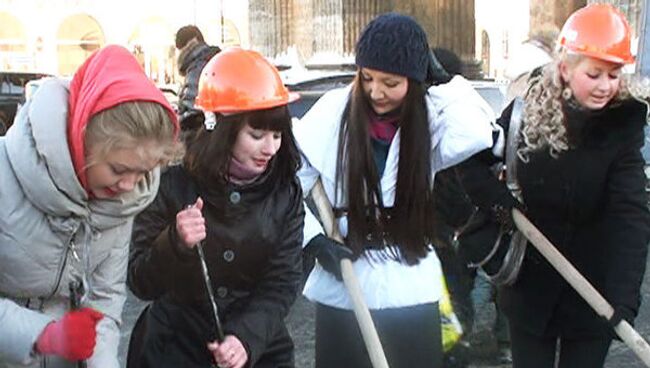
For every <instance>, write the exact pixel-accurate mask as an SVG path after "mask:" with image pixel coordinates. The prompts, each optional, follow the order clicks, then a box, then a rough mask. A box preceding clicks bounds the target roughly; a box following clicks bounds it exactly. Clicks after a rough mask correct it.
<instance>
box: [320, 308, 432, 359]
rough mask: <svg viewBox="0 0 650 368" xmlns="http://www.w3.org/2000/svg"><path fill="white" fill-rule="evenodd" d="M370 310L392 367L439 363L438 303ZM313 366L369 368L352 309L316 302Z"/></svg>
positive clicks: (366, 353)
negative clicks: (314, 358) (314, 360)
mask: <svg viewBox="0 0 650 368" xmlns="http://www.w3.org/2000/svg"><path fill="white" fill-rule="evenodd" d="M370 313H371V315H372V319H373V321H374V323H375V326H376V328H377V333H378V334H379V339H380V340H381V343H382V347H383V349H384V353H385V354H386V359H387V360H388V365H389V366H390V367H391V368H407V367H408V368H425V367H426V368H437V367H442V337H441V331H440V312H439V309H438V303H431V304H422V305H417V306H412V307H404V308H390V309H382V310H373V311H370ZM316 368H372V364H371V363H370V358H369V356H368V352H367V350H366V347H365V345H364V342H363V338H362V336H361V331H360V330H359V327H358V324H357V320H356V318H355V316H354V312H352V311H349V310H344V309H338V308H332V307H329V306H325V305H322V304H317V305H316Z"/></svg>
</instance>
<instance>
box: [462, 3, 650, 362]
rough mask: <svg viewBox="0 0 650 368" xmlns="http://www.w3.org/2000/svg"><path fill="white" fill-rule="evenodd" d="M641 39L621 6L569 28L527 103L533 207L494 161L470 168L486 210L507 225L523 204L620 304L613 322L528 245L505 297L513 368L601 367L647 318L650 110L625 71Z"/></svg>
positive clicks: (520, 152)
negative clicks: (493, 169) (648, 139)
mask: <svg viewBox="0 0 650 368" xmlns="http://www.w3.org/2000/svg"><path fill="white" fill-rule="evenodd" d="M630 34H631V30H630V27H629V25H628V23H627V21H626V19H625V17H624V16H623V15H622V13H621V12H620V11H619V10H618V9H616V8H615V7H613V6H612V5H610V4H590V5H587V6H586V7H583V8H581V9H578V10H577V11H576V12H574V13H573V14H572V15H571V16H570V17H569V18H568V20H567V21H566V23H565V24H564V27H563V28H562V31H561V33H560V37H559V49H558V53H557V55H556V56H555V58H554V59H553V61H552V62H551V63H549V64H547V65H546V66H544V67H543V68H542V70H541V74H540V75H539V76H538V77H536V78H533V79H531V81H530V86H529V87H528V88H527V89H528V92H527V93H526V94H525V97H524V99H523V110H522V111H523V118H522V120H521V125H520V129H518V130H517V132H518V134H519V135H520V137H521V141H520V143H519V144H518V145H515V148H516V150H517V151H516V152H517V156H516V161H515V162H514V164H515V165H516V169H517V170H516V173H517V177H516V179H517V182H518V184H519V186H520V188H521V199H522V204H520V205H518V204H517V203H518V202H517V201H515V200H514V199H513V197H512V196H511V195H510V193H509V192H508V190H507V188H506V187H505V185H503V183H502V182H499V181H497V180H495V179H494V176H492V177H490V174H489V173H488V172H487V169H485V167H486V166H487V165H483V166H482V167H481V166H480V165H479V163H478V161H477V160H475V159H474V158H473V159H470V160H468V161H467V162H468V165H467V166H466V167H464V169H463V173H464V175H463V182H464V184H465V188H466V190H467V191H468V193H469V194H470V196H471V197H472V196H473V198H479V197H480V196H479V194H480V195H481V196H482V198H483V199H485V200H484V201H481V202H479V203H478V204H479V206H481V207H482V208H485V209H486V210H489V209H490V208H491V209H492V210H493V211H494V215H495V216H496V217H497V218H499V219H500V221H499V222H501V223H502V225H503V226H504V227H506V228H507V227H511V226H512V219H511V217H510V216H508V214H507V213H508V212H510V209H511V208H512V207H513V206H518V207H523V210H524V212H525V213H526V215H527V216H528V218H529V219H530V220H531V221H532V223H533V224H534V225H535V226H536V227H537V228H539V230H540V231H541V232H542V233H543V234H544V235H545V236H546V237H547V238H548V239H549V240H550V241H551V243H553V244H554V245H555V247H556V248H557V249H558V250H559V251H560V253H562V254H563V255H564V257H566V258H567V259H568V260H569V262H571V263H572V264H573V265H574V266H575V267H576V268H577V270H578V271H579V272H580V273H581V274H582V275H584V276H585V277H586V278H587V280H589V281H590V282H591V283H592V285H593V286H594V287H595V288H596V290H598V291H599V292H600V293H601V294H602V295H603V296H604V297H605V299H607V300H608V301H609V303H610V304H611V305H612V306H613V308H614V315H613V316H612V318H611V319H610V320H608V321H605V320H604V319H603V318H602V317H600V316H598V315H597V314H596V312H594V310H593V309H592V308H591V307H590V306H589V305H588V304H587V302H585V301H584V300H583V299H582V298H581V297H580V296H579V295H578V293H577V292H576V291H575V290H574V289H573V288H572V287H571V286H570V285H569V284H568V283H567V282H566V281H565V280H564V279H563V278H562V276H561V275H560V274H559V273H558V272H557V271H556V270H555V269H553V267H552V266H551V265H550V264H549V263H548V261H546V260H545V259H544V258H543V257H542V255H541V254H540V253H539V252H538V251H537V250H536V249H535V248H533V247H532V246H530V245H528V247H527V248H526V253H525V255H524V258H523V264H522V266H521V269H520V271H519V276H518V278H517V280H516V281H515V282H514V283H512V284H510V285H509V286H508V285H504V286H502V287H501V288H500V289H499V304H500V306H501V307H502V309H503V311H504V312H505V313H506V315H507V316H508V321H509V323H510V335H511V339H512V357H513V367H514V368H520V367H521V368H523V367H525V368H537V367H540V368H550V367H556V366H558V365H556V355H559V367H560V368H564V367H567V368H568V367H584V368H590V367H594V368H595V367H602V366H603V364H604V361H605V358H606V356H607V351H608V349H609V346H610V344H611V341H612V336H613V335H614V332H613V327H614V326H616V325H617V324H618V323H619V322H620V321H621V320H622V319H625V320H626V321H628V322H630V323H633V322H634V318H635V316H636V315H637V313H638V311H639V306H640V300H641V295H640V287H641V282H642V280H643V276H644V273H645V266H646V260H647V258H646V257H647V253H648V241H650V213H649V211H648V207H647V202H646V195H645V190H644V186H645V180H646V179H645V176H644V173H643V165H644V162H643V159H642V157H641V152H640V148H641V146H642V144H643V141H644V134H643V128H644V127H645V126H646V114H647V108H646V105H645V104H644V103H642V102H639V101H637V100H636V99H634V98H632V97H631V96H630V94H629V91H628V89H627V86H626V81H625V77H624V76H623V75H622V72H621V69H622V68H623V66H624V65H625V64H629V63H632V62H634V56H632V54H631V52H630ZM514 106H515V104H514V103H513V104H511V105H510V106H509V107H508V108H506V110H505V111H504V113H503V115H502V117H501V118H500V119H499V124H501V125H502V126H504V130H505V131H508V130H509V127H510V124H515V123H516V120H515V122H513V121H511V117H512V115H513V109H514V108H515V107H514ZM512 138H513V137H508V139H512ZM488 154H489V152H483V153H481V154H479V156H480V157H484V158H487V156H488ZM479 156H477V157H479ZM508 165H510V164H508ZM509 169H510V168H507V170H509ZM486 192H490V193H493V194H492V195H489V196H486V195H485V193H486ZM524 206H525V207H524ZM508 223H510V224H509V225H508ZM500 253H502V252H500V251H497V254H500ZM484 257H485V254H483V255H479V256H478V257H477V259H482V258H484ZM496 261H498V260H496ZM531 316H534V317H535V318H531Z"/></svg>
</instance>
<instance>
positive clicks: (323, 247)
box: [305, 234, 354, 281]
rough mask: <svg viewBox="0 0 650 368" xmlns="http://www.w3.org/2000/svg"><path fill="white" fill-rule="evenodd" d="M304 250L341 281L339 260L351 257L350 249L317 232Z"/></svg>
mask: <svg viewBox="0 0 650 368" xmlns="http://www.w3.org/2000/svg"><path fill="white" fill-rule="evenodd" d="M305 252H306V253H307V254H309V255H312V256H314V257H316V259H317V260H318V263H320V265H321V266H322V267H323V268H324V269H325V271H327V272H329V273H331V274H332V275H334V277H336V279H337V280H339V281H341V280H342V277H341V260H342V259H344V258H351V257H352V255H353V254H354V253H353V252H352V250H351V249H350V248H348V247H346V246H345V245H343V244H341V243H339V242H337V241H336V240H334V239H331V238H328V237H326V236H325V235H323V234H318V235H316V236H315V237H314V238H312V240H310V241H309V243H307V246H306V247H305Z"/></svg>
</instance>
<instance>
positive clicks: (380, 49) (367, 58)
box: [355, 13, 430, 82]
mask: <svg viewBox="0 0 650 368" xmlns="http://www.w3.org/2000/svg"><path fill="white" fill-rule="evenodd" d="M355 51H356V60H355V62H356V64H357V66H359V67H360V68H370V69H376V70H379V71H383V72H386V73H391V74H398V75H402V76H405V77H408V78H412V79H414V80H416V81H418V82H424V81H425V78H426V77H427V68H428V66H429V58H430V50H429V44H428V42H427V35H426V33H424V30H423V29H422V27H420V25H419V24H417V23H416V21H415V20H414V19H413V18H411V17H409V16H406V15H402V14H398V13H386V14H382V15H380V16H378V17H377V18H375V19H373V20H372V21H370V23H368V25H367V26H366V28H365V29H364V30H363V32H361V36H360V37H359V40H358V41H357V46H356V50H355Z"/></svg>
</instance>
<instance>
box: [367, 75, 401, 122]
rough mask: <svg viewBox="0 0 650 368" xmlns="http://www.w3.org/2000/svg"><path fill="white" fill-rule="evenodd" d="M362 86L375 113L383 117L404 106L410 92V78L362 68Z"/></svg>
mask: <svg viewBox="0 0 650 368" xmlns="http://www.w3.org/2000/svg"><path fill="white" fill-rule="evenodd" d="M361 86H362V88H363V91H364V93H365V95H366V96H367V97H368V100H369V102H370V106H372V109H373V110H374V111H375V113H377V114H379V115H381V114H385V113H387V112H390V111H393V110H395V109H396V108H398V107H400V106H401V105H402V102H403V101H404V97H406V92H407V91H408V86H409V81H408V78H406V77H404V76H401V75H397V74H390V73H384V72H381V71H379V70H374V69H369V68H361Z"/></svg>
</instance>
